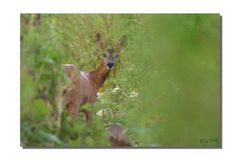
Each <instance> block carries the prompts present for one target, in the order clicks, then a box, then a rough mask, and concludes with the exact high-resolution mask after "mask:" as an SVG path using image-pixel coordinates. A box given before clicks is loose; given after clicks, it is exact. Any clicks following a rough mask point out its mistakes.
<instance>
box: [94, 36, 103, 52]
mask: <svg viewBox="0 0 240 160" xmlns="http://www.w3.org/2000/svg"><path fill="white" fill-rule="evenodd" d="M95 42H96V44H97V47H98V48H99V49H100V50H101V51H103V50H104V49H106V43H105V42H103V40H102V35H101V34H100V33H96V39H95Z"/></svg>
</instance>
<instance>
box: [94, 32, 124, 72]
mask: <svg viewBox="0 0 240 160" xmlns="http://www.w3.org/2000/svg"><path fill="white" fill-rule="evenodd" d="M96 43H97V47H98V49H99V50H100V52H101V58H102V61H103V64H104V65H105V67H106V68H107V69H108V70H111V69H113V68H114V66H115V65H116V62H117V61H118V59H119V56H120V53H121V51H122V49H123V48H124V47H126V46H127V36H126V35H123V36H122V37H121V38H120V39H119V41H118V43H117V44H116V45H115V46H114V47H113V46H108V44H107V42H106V41H104V40H103V38H102V36H101V34H100V33H97V34H96Z"/></svg>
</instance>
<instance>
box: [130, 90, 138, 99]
mask: <svg viewBox="0 0 240 160" xmlns="http://www.w3.org/2000/svg"><path fill="white" fill-rule="evenodd" d="M138 95H139V93H138V92H134V91H133V92H131V93H130V96H129V97H130V98H135V97H138Z"/></svg>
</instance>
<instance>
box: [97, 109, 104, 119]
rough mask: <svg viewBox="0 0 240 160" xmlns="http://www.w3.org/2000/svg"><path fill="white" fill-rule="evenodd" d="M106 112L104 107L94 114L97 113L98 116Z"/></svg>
mask: <svg viewBox="0 0 240 160" xmlns="http://www.w3.org/2000/svg"><path fill="white" fill-rule="evenodd" d="M106 114H107V110H106V109H100V110H99V111H98V112H97V113H96V115H98V116H99V117H102V116H105V115H106Z"/></svg>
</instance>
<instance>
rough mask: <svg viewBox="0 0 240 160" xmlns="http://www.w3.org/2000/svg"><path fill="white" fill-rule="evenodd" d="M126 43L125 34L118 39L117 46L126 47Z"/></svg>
mask: <svg viewBox="0 0 240 160" xmlns="http://www.w3.org/2000/svg"><path fill="white" fill-rule="evenodd" d="M127 44H128V38H127V35H123V36H122V37H121V38H120V40H119V47H121V48H123V47H126V46H127Z"/></svg>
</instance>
